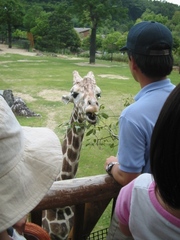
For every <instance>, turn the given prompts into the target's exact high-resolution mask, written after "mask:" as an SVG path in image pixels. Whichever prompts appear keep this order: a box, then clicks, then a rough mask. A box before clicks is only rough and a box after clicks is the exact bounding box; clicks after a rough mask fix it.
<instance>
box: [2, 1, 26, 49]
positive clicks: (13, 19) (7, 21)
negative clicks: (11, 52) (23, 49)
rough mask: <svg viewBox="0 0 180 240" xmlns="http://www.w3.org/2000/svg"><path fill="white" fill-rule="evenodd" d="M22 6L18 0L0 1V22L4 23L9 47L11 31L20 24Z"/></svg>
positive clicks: (10, 44) (10, 45)
mask: <svg viewBox="0 0 180 240" xmlns="http://www.w3.org/2000/svg"><path fill="white" fill-rule="evenodd" d="M22 17H23V7H22V5H21V3H20V1H19V0H1V1H0V24H1V25H6V27H7V33H8V44H9V48H11V47H12V31H13V28H17V27H18V25H20V24H21V22H22Z"/></svg>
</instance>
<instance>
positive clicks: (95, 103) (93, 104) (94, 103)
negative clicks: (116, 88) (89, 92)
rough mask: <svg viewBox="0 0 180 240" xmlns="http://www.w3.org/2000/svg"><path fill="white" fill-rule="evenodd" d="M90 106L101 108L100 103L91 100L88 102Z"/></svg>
mask: <svg viewBox="0 0 180 240" xmlns="http://www.w3.org/2000/svg"><path fill="white" fill-rule="evenodd" d="M88 105H91V106H95V105H97V106H99V103H98V102H97V101H91V100H88Z"/></svg>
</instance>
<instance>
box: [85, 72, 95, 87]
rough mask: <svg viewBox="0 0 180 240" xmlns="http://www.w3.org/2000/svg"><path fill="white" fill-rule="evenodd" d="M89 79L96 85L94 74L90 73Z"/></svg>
mask: <svg viewBox="0 0 180 240" xmlns="http://www.w3.org/2000/svg"><path fill="white" fill-rule="evenodd" d="M87 77H89V78H91V79H92V80H93V82H94V84H95V83H96V80H95V77H94V73H93V72H92V71H90V72H88V74H87Z"/></svg>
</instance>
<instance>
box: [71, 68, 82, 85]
mask: <svg viewBox="0 0 180 240" xmlns="http://www.w3.org/2000/svg"><path fill="white" fill-rule="evenodd" d="M80 81H82V77H81V76H80V75H79V73H78V71H74V72H73V84H76V83H78V82H80Z"/></svg>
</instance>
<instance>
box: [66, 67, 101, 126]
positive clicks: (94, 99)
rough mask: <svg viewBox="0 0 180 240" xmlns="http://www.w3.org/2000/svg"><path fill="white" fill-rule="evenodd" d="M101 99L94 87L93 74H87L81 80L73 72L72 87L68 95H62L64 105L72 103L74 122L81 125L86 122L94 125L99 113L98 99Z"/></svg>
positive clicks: (96, 87)
mask: <svg viewBox="0 0 180 240" xmlns="http://www.w3.org/2000/svg"><path fill="white" fill-rule="evenodd" d="M100 97H101V90H100V88H99V87H98V86H97V85H96V80H95V77H94V74H93V72H89V73H88V74H87V75H86V76H85V77H84V78H82V77H81V76H80V75H79V73H78V72H77V71H74V72H73V87H72V88H71V90H70V93H69V95H63V96H62V100H63V102H65V103H69V102H72V103H74V116H75V118H76V119H74V120H76V121H78V122H80V123H82V122H84V121H88V122H89V123H91V124H96V122H97V115H96V113H97V112H98V111H99V103H98V98H100Z"/></svg>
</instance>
